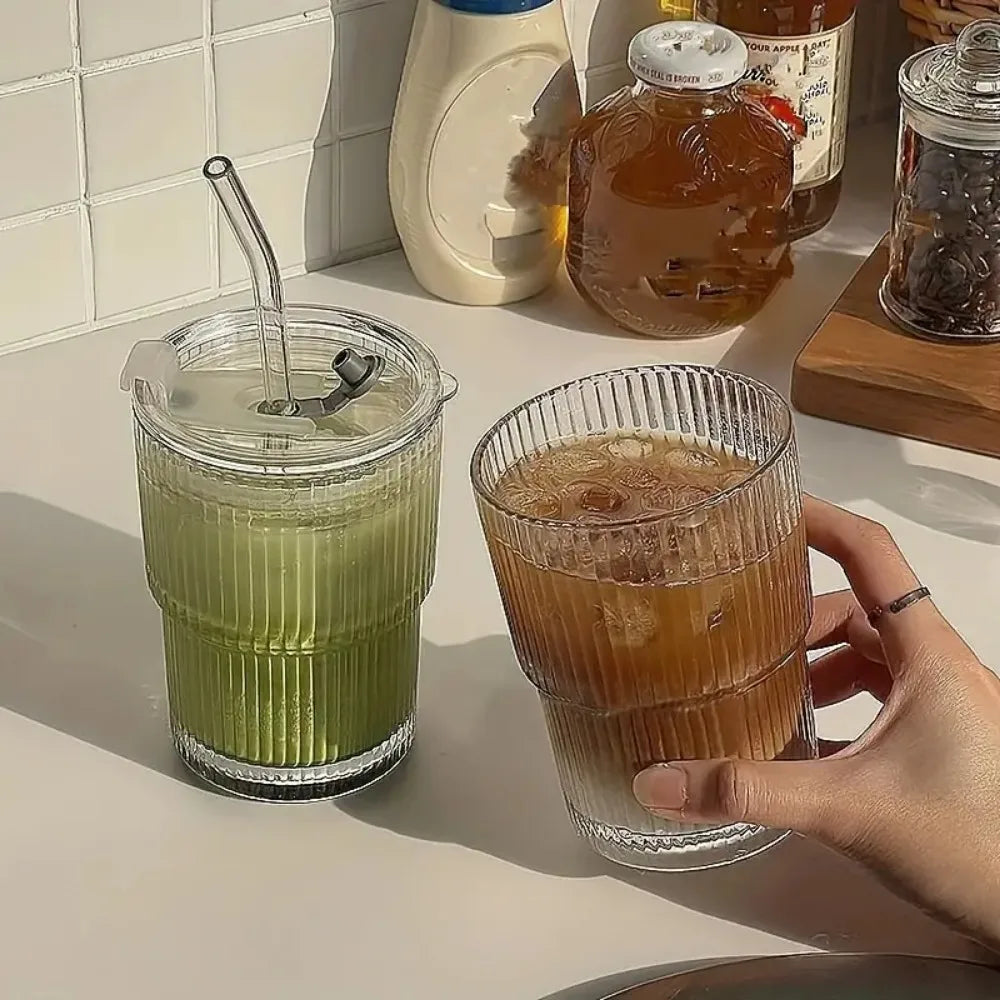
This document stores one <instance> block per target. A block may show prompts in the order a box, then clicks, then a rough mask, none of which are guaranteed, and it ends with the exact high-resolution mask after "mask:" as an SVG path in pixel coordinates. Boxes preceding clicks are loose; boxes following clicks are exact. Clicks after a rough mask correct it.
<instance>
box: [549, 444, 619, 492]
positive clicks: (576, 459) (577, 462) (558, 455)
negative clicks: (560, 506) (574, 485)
mask: <svg viewBox="0 0 1000 1000" xmlns="http://www.w3.org/2000/svg"><path fill="white" fill-rule="evenodd" d="M610 464H611V460H610V459H609V458H608V456H607V455H604V454H602V453H601V451H600V449H598V448H597V447H596V446H590V445H585V444H577V445H561V446H559V447H556V448H553V450H552V451H550V452H549V453H548V454H547V455H546V456H545V457H544V458H543V459H542V460H541V461H540V467H541V469H542V470H544V472H545V473H547V474H548V475H549V477H550V478H552V479H555V480H557V481H558V482H560V483H569V482H572V481H573V479H574V478H576V477H578V476H586V475H592V474H593V473H595V472H600V471H602V470H603V469H606V468H607V467H608V466H609V465H610Z"/></svg>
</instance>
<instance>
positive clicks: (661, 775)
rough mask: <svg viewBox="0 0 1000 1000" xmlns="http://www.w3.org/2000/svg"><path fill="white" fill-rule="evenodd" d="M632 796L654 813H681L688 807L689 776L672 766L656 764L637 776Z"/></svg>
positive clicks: (633, 783) (633, 784)
mask: <svg viewBox="0 0 1000 1000" xmlns="http://www.w3.org/2000/svg"><path fill="white" fill-rule="evenodd" d="M632 794H633V795H635V797H636V798H637V799H638V800H639V803H640V805H642V806H643V807H644V808H646V809H649V810H650V811H652V812H673V813H679V812H681V810H683V808H684V807H685V806H686V805H687V800H688V790H687V774H685V772H684V771H682V770H681V769H680V768H679V767H672V766H671V765H670V764H654V765H653V766H652V767H647V768H646V770H645V771H640V772H639V773H638V774H637V775H636V776H635V780H634V781H633V782H632Z"/></svg>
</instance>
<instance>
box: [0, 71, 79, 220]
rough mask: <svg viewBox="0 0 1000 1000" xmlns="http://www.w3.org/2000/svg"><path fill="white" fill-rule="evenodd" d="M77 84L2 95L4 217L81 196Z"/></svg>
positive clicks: (0, 203) (0, 199) (0, 207)
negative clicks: (77, 134)
mask: <svg viewBox="0 0 1000 1000" xmlns="http://www.w3.org/2000/svg"><path fill="white" fill-rule="evenodd" d="M75 115H76V111H75V108H74V98H73V85H72V84H71V83H70V82H69V81H66V80H64V81H62V82H61V83H52V84H49V85H48V86H47V87H39V88H38V89H37V90H25V91H23V92H21V93H19V94H8V95H7V96H6V97H0V137H2V138H0V163H2V167H0V170H2V174H3V180H4V182H3V184H0V218H2V217H5V216H11V215H20V214H22V213H25V212H33V211H35V210H36V209H40V208H48V207H50V206H52V205H59V204H61V203H63V202H70V201H73V200H74V199H76V198H79V196H80V170H79V161H78V157H77V148H76V124H75V122H76V118H75Z"/></svg>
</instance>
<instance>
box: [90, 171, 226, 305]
mask: <svg viewBox="0 0 1000 1000" xmlns="http://www.w3.org/2000/svg"><path fill="white" fill-rule="evenodd" d="M210 197H211V192H210V191H209V189H208V187H207V185H206V184H204V183H203V182H202V181H200V180H191V181H187V182H186V183H184V184H179V185H177V186H176V187H169V188H160V189H158V190H154V191H150V192H148V193H146V194H141V195H137V196H133V197H126V198H121V199H119V200H117V201H110V202H105V203H103V204H98V205H95V206H93V208H92V209H91V225H92V227H93V234H94V292H95V297H96V306H97V316H98V318H99V319H107V318H109V317H111V316H116V315H118V314H120V313H127V312H129V311H131V310H133V309H138V308H140V307H142V306H145V305H155V304H157V303H161V302H171V301H173V300H175V299H178V298H183V297H184V296H189V295H191V294H193V293H196V292H200V291H205V290H207V289H208V288H209V286H210V283H211V278H210V273H211V272H210V268H209V234H208V229H209V218H210V211H209V206H210Z"/></svg>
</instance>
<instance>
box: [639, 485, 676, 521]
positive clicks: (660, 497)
mask: <svg viewBox="0 0 1000 1000" xmlns="http://www.w3.org/2000/svg"><path fill="white" fill-rule="evenodd" d="M641 503H642V506H643V509H644V510H648V511H650V512H652V513H661V512H662V513H664V514H666V513H669V512H670V511H672V510H676V509H677V498H676V497H675V496H674V487H673V486H667V485H666V484H664V485H663V486H657V487H656V489H653V490H650V491H649V492H648V493H645V494H643V497H642V500H641Z"/></svg>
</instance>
